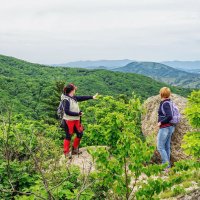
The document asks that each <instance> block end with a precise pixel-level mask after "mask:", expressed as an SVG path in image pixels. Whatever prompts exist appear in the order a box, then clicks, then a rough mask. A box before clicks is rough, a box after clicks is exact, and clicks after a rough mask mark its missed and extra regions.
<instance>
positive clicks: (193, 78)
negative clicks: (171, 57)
mask: <svg viewBox="0 0 200 200" xmlns="http://www.w3.org/2000/svg"><path fill="white" fill-rule="evenodd" d="M113 71H120V72H128V73H137V74H143V75H145V76H149V77H151V78H153V79H155V80H158V81H162V82H165V83H167V84H171V85H175V86H181V87H185V88H200V75H199V74H193V73H188V72H185V71H181V70H178V69H174V68H172V67H169V66H167V65H164V64H160V63H155V62H132V63H129V64H128V65H126V66H124V67H120V68H116V69H113Z"/></svg>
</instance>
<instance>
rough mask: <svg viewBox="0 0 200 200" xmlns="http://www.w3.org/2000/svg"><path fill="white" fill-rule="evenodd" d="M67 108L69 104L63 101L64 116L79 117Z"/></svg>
mask: <svg viewBox="0 0 200 200" xmlns="http://www.w3.org/2000/svg"><path fill="white" fill-rule="evenodd" d="M69 106H70V103H69V101H68V100H66V99H65V100H64V108H65V114H67V115H69V116H79V113H77V112H71V111H70V110H69Z"/></svg>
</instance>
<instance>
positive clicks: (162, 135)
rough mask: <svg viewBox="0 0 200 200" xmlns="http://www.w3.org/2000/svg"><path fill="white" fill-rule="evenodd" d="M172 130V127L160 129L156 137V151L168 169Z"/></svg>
mask: <svg viewBox="0 0 200 200" xmlns="http://www.w3.org/2000/svg"><path fill="white" fill-rule="evenodd" d="M174 129H175V127H174V126H169V127H166V128H160V129H159V132H158V136H157V149H158V151H159V153H160V155H161V158H162V163H163V164H164V163H168V167H170V153H171V150H170V143H171V137H172V134H173V132H174Z"/></svg>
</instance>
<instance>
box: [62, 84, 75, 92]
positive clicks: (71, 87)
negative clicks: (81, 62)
mask: <svg viewBox="0 0 200 200" xmlns="http://www.w3.org/2000/svg"><path fill="white" fill-rule="evenodd" d="M75 88H76V87H75V85H74V84H72V83H70V84H68V85H67V86H65V87H64V89H63V93H64V94H69V93H70V92H71V91H72V90H74V89H75Z"/></svg>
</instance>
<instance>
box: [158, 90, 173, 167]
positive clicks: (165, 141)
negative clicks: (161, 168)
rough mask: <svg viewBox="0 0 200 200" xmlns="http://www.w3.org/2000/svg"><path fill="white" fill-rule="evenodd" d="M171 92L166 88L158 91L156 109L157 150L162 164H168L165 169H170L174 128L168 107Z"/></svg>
mask: <svg viewBox="0 0 200 200" xmlns="http://www.w3.org/2000/svg"><path fill="white" fill-rule="evenodd" d="M170 95H171V91H170V89H169V88H167V87H163V88H161V89H160V97H161V102H160V106H159V109H158V127H159V131H158V136H157V149H158V151H159V153H160V155H161V159H162V164H165V163H168V166H167V168H170V167H171V165H170V154H171V149H170V145H171V137H172V134H173V133H174V129H175V127H174V126H173V124H171V123H170V120H171V119H172V110H171V107H170V101H171V100H170ZM163 110H164V113H163Z"/></svg>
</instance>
